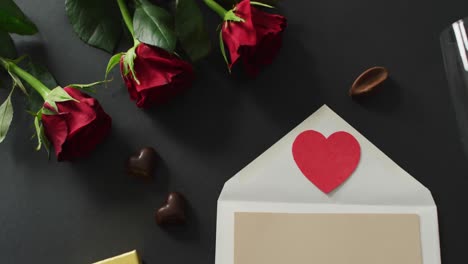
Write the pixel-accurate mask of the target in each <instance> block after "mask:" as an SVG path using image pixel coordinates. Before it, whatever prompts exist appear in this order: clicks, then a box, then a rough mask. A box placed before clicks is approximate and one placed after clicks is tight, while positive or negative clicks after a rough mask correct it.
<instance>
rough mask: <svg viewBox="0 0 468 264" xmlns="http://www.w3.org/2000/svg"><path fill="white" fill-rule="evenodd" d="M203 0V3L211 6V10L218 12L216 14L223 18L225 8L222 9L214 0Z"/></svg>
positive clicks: (225, 11)
mask: <svg viewBox="0 0 468 264" xmlns="http://www.w3.org/2000/svg"><path fill="white" fill-rule="evenodd" d="M203 1H204V2H205V4H206V5H207V6H208V7H209V8H211V10H213V11H215V12H216V13H218V15H220V16H221V18H223V19H224V16H225V15H226V13H227V10H226V9H224V8H223V7H222V6H220V5H219V4H218V3H216V2H215V1H213V0H203Z"/></svg>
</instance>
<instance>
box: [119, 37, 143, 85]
mask: <svg viewBox="0 0 468 264" xmlns="http://www.w3.org/2000/svg"><path fill="white" fill-rule="evenodd" d="M135 49H136V46H134V47H131V48H130V49H129V50H128V51H127V52H126V53H125V54H124V55H123V56H124V57H123V64H124V66H123V71H124V72H123V75H124V76H127V75H128V74H129V73H132V77H133V79H134V80H135V81H136V83H137V84H140V81H139V80H138V77H137V75H136V73H135V59H136V57H137V55H136V50H135Z"/></svg>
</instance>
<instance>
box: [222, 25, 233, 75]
mask: <svg viewBox="0 0 468 264" xmlns="http://www.w3.org/2000/svg"><path fill="white" fill-rule="evenodd" d="M219 48H220V49H221V54H222V55H223V58H224V61H225V62H226V65H227V68H228V70H229V73H231V68H230V67H229V60H228V58H227V55H226V48H224V40H223V31H222V30H220V31H219Z"/></svg>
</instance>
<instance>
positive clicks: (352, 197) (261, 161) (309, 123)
mask: <svg viewBox="0 0 468 264" xmlns="http://www.w3.org/2000/svg"><path fill="white" fill-rule="evenodd" d="M306 130H316V131H318V132H320V133H322V134H323V135H324V136H325V137H328V136H329V135H331V134H333V133H334V132H337V131H345V132H348V133H349V134H351V135H353V136H354V137H355V138H356V140H357V141H358V142H359V144H360V147H361V158H360V162H359V164H358V166H357V168H356V170H355V171H354V172H353V174H352V175H351V177H350V178H349V179H348V180H347V181H345V182H344V183H343V184H342V185H341V186H339V187H338V188H337V189H336V190H334V191H333V192H331V193H329V194H325V193H323V192H322V191H320V190H319V189H318V188H317V187H316V186H315V185H314V184H313V183H311V182H310V181H309V180H308V179H307V178H306V177H305V176H304V175H303V174H302V172H301V171H300V169H299V168H298V167H297V165H296V163H295V161H294V158H293V155H292V151H291V150H292V144H293V142H294V140H295V138H296V137H297V136H298V135H299V134H300V133H301V132H303V131H306ZM219 201H251V202H268V203H271V202H273V203H316V204H320V203H326V204H354V205H356V204H357V205H389V206H396V205H398V206H435V204H434V201H433V199H432V196H431V193H430V191H429V190H428V189H427V188H426V187H424V186H423V185H422V184H421V183H419V182H418V181H417V180H416V179H414V178H413V177H412V176H411V175H409V174H408V173H407V172H405V171H404V170H403V169H401V168H400V167H399V166H398V165H397V164H396V163H395V162H393V161H392V160H391V159H390V158H388V157H387V156H386V155H385V154H384V153H383V152H382V151H380V150H379V149H378V148H377V147H375V146H374V145H373V144H372V143H370V142H369V141H368V140H367V139H366V138H365V137H364V136H362V135H361V134H360V133H359V132H357V131H356V130H355V129H354V128H353V127H352V126H350V125H349V124H348V123H346V122H345V121H344V120H343V119H342V118H341V117H339V116H338V115H337V114H336V113H334V112H333V111H332V110H331V109H330V108H329V107H327V106H326V105H324V106H322V107H321V108H320V109H319V110H317V111H316V112H315V113H314V114H313V115H312V116H310V117H309V118H307V119H306V120H305V121H304V122H302V123H301V124H300V125H299V126H297V127H296V128H295V129H294V130H292V131H291V132H290V133H288V134H287V135H286V136H285V137H283V138H282V139H281V140H280V141H278V142H277V143H276V144H275V145H273V146H272V147H271V148H270V149H268V150H267V151H266V152H264V153H263V154H262V155H260V156H259V157H258V158H257V159H255V160H254V161H253V162H252V163H250V164H249V165H248V166H247V167H245V168H244V169H242V170H241V171H240V172H239V173H237V174H236V175H235V176H234V177H233V178H231V179H230V180H229V181H227V182H226V184H225V185H224V188H223V190H222V193H221V195H220V197H219Z"/></svg>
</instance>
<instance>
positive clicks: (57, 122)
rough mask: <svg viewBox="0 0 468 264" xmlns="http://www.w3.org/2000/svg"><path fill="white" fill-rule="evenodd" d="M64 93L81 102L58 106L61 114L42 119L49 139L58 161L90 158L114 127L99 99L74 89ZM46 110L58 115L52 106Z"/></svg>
mask: <svg viewBox="0 0 468 264" xmlns="http://www.w3.org/2000/svg"><path fill="white" fill-rule="evenodd" d="M64 90H65V91H66V92H67V93H68V94H69V95H70V96H71V97H73V98H74V99H76V100H78V101H79V102H75V101H65V102H57V103H56V104H57V108H58V110H59V111H58V114H55V115H46V114H43V115H42V124H43V126H44V132H45V135H46V136H47V138H48V139H49V141H50V142H51V143H52V145H53V146H54V149H55V155H56V156H57V160H58V161H65V160H73V159H76V158H79V157H82V156H86V155H87V154H89V153H90V152H91V151H92V150H94V149H95V147H96V145H97V144H99V143H100V142H101V141H103V140H104V138H105V137H106V136H107V135H108V134H109V131H110V128H111V123H112V119H111V117H110V116H109V115H107V114H106V112H104V110H103V109H102V107H101V105H100V104H99V102H98V101H97V100H96V99H94V98H92V97H90V96H88V95H86V94H84V93H82V92H80V91H78V90H76V89H73V88H70V87H66V88H64ZM44 107H45V108H47V109H49V110H52V111H54V110H53V108H52V107H51V106H50V105H49V104H48V103H46V104H44Z"/></svg>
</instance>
